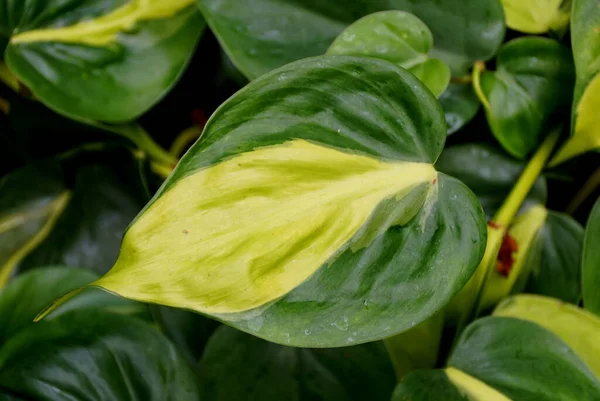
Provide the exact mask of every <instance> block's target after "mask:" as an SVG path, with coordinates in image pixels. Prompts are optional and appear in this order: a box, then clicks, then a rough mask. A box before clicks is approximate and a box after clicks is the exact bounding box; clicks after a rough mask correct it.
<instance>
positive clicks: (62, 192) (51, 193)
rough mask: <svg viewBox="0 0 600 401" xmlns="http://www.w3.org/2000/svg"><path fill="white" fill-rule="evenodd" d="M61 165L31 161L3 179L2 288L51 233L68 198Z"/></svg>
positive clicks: (0, 183) (0, 186)
mask: <svg viewBox="0 0 600 401" xmlns="http://www.w3.org/2000/svg"><path fill="white" fill-rule="evenodd" d="M63 180H64V179H63V177H62V171H61V169H60V166H58V165H57V164H53V163H51V162H46V163H43V164H40V165H35V164H29V165H27V166H26V167H24V168H23V169H21V170H17V171H15V172H13V173H11V174H8V175H6V176H4V177H3V179H2V180H1V181H0V288H1V287H2V286H3V285H4V284H5V283H6V281H7V280H8V279H9V278H10V277H11V276H12V274H13V272H14V271H15V269H16V267H17V266H18V264H19V262H20V261H21V260H22V259H23V258H24V257H25V256H26V255H27V254H28V253H30V252H31V251H32V250H33V249H34V248H35V247H37V246H38V245H39V244H40V243H41V242H42V241H43V240H44V238H46V237H47V236H48V234H49V233H50V231H51V230H52V229H53V228H54V226H55V225H56V220H57V219H58V217H59V216H60V214H61V213H62V212H63V210H64V208H65V207H66V205H67V203H68V202H69V198H70V196H71V195H70V193H69V191H67V189H66V188H65V186H64V183H63Z"/></svg>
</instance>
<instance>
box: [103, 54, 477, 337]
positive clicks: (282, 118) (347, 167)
mask: <svg viewBox="0 0 600 401" xmlns="http://www.w3.org/2000/svg"><path fill="white" fill-rule="evenodd" d="M445 138H446V127H445V121H444V118H443V114H442V112H441V109H440V107H439V104H438V103H437V101H436V100H435V98H434V96H433V95H432V94H431V92H430V91H429V90H427V89H426V88H425V87H424V86H423V84H422V83H421V82H420V81H418V80H417V79H416V78H415V77H414V76H413V75H412V74H410V73H409V72H407V71H405V70H403V69H401V68H399V67H397V66H395V65H394V64H392V63H389V62H387V61H383V60H377V59H371V58H363V57H359V58H355V57H347V56H324V57H317V58H312V59H307V60H302V61H299V62H296V63H293V64H290V65H288V66H286V67H284V68H282V69H279V70H277V71H274V72H272V73H270V74H267V75H265V76H263V77H261V78H259V79H257V80H255V81H253V82H252V83H250V84H249V85H248V86H247V87H245V88H244V89H242V90H241V91H240V92H239V93H238V94H236V95H235V96H233V97H232V98H230V100H228V101H227V102H226V103H225V104H223V105H222V106H221V107H220V108H219V110H218V111H217V112H216V113H215V114H214V115H213V116H212V118H211V120H210V122H209V123H208V125H207V126H206V129H205V132H204V134H203V136H202V140H200V141H199V142H197V143H196V144H195V145H194V146H193V147H192V148H191V149H190V151H188V153H187V154H186V155H185V156H184V157H183V159H182V160H181V162H180V163H179V165H178V166H177V168H176V169H175V171H174V172H173V174H172V175H171V176H170V177H169V179H168V180H167V181H166V182H165V184H164V185H163V187H162V189H161V190H160V191H159V192H158V193H157V195H156V196H155V197H154V199H153V200H152V201H151V202H150V203H149V204H148V205H147V207H146V208H145V210H144V211H143V212H142V213H141V214H140V215H139V216H138V218H137V219H136V220H135V221H134V222H133V223H132V225H131V226H130V227H129V229H128V231H127V232H126V234H125V237H124V241H123V246H122V250H121V253H120V256H119V258H118V260H117V262H116V264H115V266H114V267H113V269H112V270H111V271H110V272H109V273H108V274H107V275H106V276H104V277H103V278H102V279H100V280H99V281H98V282H96V283H95V284H94V285H97V286H100V287H102V288H105V289H107V290H108V291H111V292H114V293H117V294H120V295H122V296H124V297H126V298H131V299H135V300H143V301H144V302H151V303H158V304H163V305H168V306H175V307H181V308H185V309H190V310H194V311H197V312H200V313H203V314H206V315H210V316H212V317H214V318H216V319H218V320H221V321H225V322H227V324H229V325H232V326H235V327H237V328H240V329H242V330H244V331H247V332H251V333H252V334H255V335H257V336H259V337H262V338H265V339H268V340H270V341H273V342H278V343H282V344H289V345H296V346H305V347H327V346H343V345H350V344H358V343H362V342H367V341H373V340H377V339H381V338H384V337H389V336H391V335H395V334H398V333H400V332H403V331H406V330H408V329H410V328H412V327H414V326H416V325H417V324H419V323H420V322H422V321H424V320H425V319H427V318H428V317H430V316H432V315H433V314H435V313H436V312H437V311H439V310H440V309H441V308H442V307H443V306H444V305H445V304H446V303H447V302H448V301H449V300H450V299H451V298H452V296H453V295H454V294H455V293H456V292H457V291H458V290H459V289H460V288H461V287H462V286H463V285H464V283H465V282H466V281H467V280H468V279H469V277H470V276H471V274H472V273H473V271H474V269H475V268H476V266H477V264H478V262H479V260H480V259H481V256H482V254H483V251H484V247H485V235H486V229H485V218H484V216H483V212H482V210H481V207H480V206H479V204H478V202H477V200H476V198H475V196H474V195H473V194H472V193H471V192H470V191H469V190H468V189H467V188H466V187H465V186H464V185H463V184H461V183H460V182H458V181H456V180H454V179H452V178H450V177H448V176H445V175H443V174H438V173H437V172H436V171H435V169H434V168H433V166H432V164H431V163H433V162H434V161H435V159H436V158H437V156H438V154H439V153H440V151H441V149H442V147H443V143H444V140H445ZM182 197H183V198H185V199H188V200H189V201H186V202H181V199H182ZM223 216H227V219H225V220H224V219H223ZM165 266H168V269H166V268H165ZM441 283H443V285H441Z"/></svg>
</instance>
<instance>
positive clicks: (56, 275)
mask: <svg viewBox="0 0 600 401" xmlns="http://www.w3.org/2000/svg"><path fill="white" fill-rule="evenodd" d="M97 278H98V276H97V275H96V274H94V273H93V272H91V271H89V270H82V269H74V268H68V267H44V268H40V269H35V270H32V271H30V272H27V273H25V274H22V275H19V276H18V277H17V278H15V279H14V280H12V281H11V282H10V283H9V284H8V285H7V286H6V287H5V288H3V289H2V290H0V348H1V347H2V344H4V343H5V342H6V341H7V340H8V339H10V338H11V337H12V336H14V335H16V334H18V333H19V331H21V330H23V329H25V328H26V327H27V326H29V325H31V324H33V319H34V318H35V317H36V316H37V314H38V313H40V312H41V311H42V310H43V309H44V308H45V307H46V306H48V305H49V304H50V303H51V302H52V301H54V300H55V299H56V298H57V297H60V296H61V295H63V294H66V293H67V292H69V291H72V290H75V289H77V288H80V287H81V286H83V285H86V284H89V283H91V282H92V281H94V280H96V279H97ZM89 308H103V309H106V310H109V311H112V312H114V313H121V314H124V315H130V316H139V317H147V312H148V311H147V308H146V306H145V305H142V304H138V303H135V302H131V301H127V300H124V299H122V298H119V297H116V296H114V295H111V294H109V293H107V292H105V291H100V290H98V289H93V288H90V289H87V290H85V292H84V293H83V294H81V295H80V296H78V297H76V298H73V299H71V300H69V301H67V302H66V303H65V304H63V305H61V306H60V308H58V309H56V310H55V311H54V312H52V313H51V314H50V315H49V316H48V317H47V319H54V318H56V317H58V316H60V315H62V314H64V313H66V312H68V311H71V310H81V309H89Z"/></svg>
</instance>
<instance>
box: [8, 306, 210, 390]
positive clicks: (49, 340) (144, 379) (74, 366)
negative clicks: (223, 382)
mask: <svg viewBox="0 0 600 401" xmlns="http://www.w3.org/2000/svg"><path fill="white" fill-rule="evenodd" d="M196 380H197V379H196V377H195V375H194V373H193V372H192V371H191V370H190V368H189V367H188V365H187V363H186V362H185V360H184V359H183V358H182V357H181V356H180V355H179V354H178V353H177V350H176V349H175V348H174V346H173V345H172V344H171V343H169V341H167V340H166V339H165V338H164V337H163V336H162V335H161V334H160V333H159V332H158V331H157V330H156V329H154V328H152V327H151V326H150V325H148V324H147V323H145V322H143V321H140V320H137V319H132V318H131V317H128V316H122V315H118V314H114V313H109V312H106V311H102V310H89V311H85V313H79V312H77V311H76V312H71V313H67V314H64V315H62V316H60V317H58V318H56V319H53V320H48V321H43V322H40V323H37V324H36V325H32V326H30V327H29V328H27V329H25V330H24V331H22V332H21V333H20V334H19V335H17V336H15V337H13V338H12V339H10V340H9V341H8V342H7V343H6V344H4V346H3V347H2V349H0V389H1V390H0V392H9V393H10V394H18V395H19V396H22V397H24V398H25V399H28V400H33V399H35V400H44V401H63V400H75V399H76V400H85V399H94V400H98V401H114V400H128V399H132V400H142V399H143V400H178V401H187V400H189V401H197V400H198V397H199V395H198V386H197V383H196ZM90 397H91V398H90Z"/></svg>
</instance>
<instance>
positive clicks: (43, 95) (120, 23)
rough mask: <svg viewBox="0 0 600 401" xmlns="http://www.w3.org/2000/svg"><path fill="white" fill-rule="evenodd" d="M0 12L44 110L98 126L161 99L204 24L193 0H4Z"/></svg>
mask: <svg viewBox="0 0 600 401" xmlns="http://www.w3.org/2000/svg"><path fill="white" fill-rule="evenodd" d="M0 9H2V10H3V12H2V13H0V33H1V34H2V35H3V36H5V37H10V42H9V45H8V47H7V49H6V54H5V58H6V62H7V64H8V66H9V67H10V69H11V70H12V71H13V72H14V73H15V74H16V75H17V76H18V78H19V79H20V80H21V81H22V82H24V83H25V84H26V85H27V86H28V87H29V88H30V89H31V90H32V91H33V93H34V94H35V95H36V97H37V98H39V99H40V100H41V101H42V102H44V103H45V104H47V105H48V106H49V107H50V108H52V109H54V110H56V111H58V112H60V113H62V114H66V115H69V116H73V117H76V118H79V119H89V120H100V121H113V122H114V121H127V120H132V119H135V118H136V117H137V116H139V115H141V114H142V113H144V112H145V111H147V110H148V109H149V108H150V107H151V106H153V105H154V104H155V103H156V102H157V101H158V100H160V99H161V98H162V97H163V96H164V94H165V93H166V92H167V91H168V90H169V89H170V87H171V86H172V85H173V84H174V83H175V82H176V81H177V79H178V77H179V75H180V74H181V73H182V71H183V70H184V68H185V66H186V65H187V62H188V60H189V58H190V57H191V55H192V53H193V51H194V48H195V46H196V43H197V41H198V39H199V36H200V34H201V32H202V31H203V28H204V25H205V24H204V21H203V20H202V18H201V16H200V14H199V12H198V10H197V9H196V7H194V5H193V1H192V0H169V1H168V2H166V1H163V0H151V1H144V2H125V1H124V0H71V1H68V2H64V1H46V0H30V1H27V2H26V3H23V2H20V1H19V2H14V1H9V0H2V1H0ZM117 15H118V16H117ZM148 66H151V68H146V67H148Z"/></svg>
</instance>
